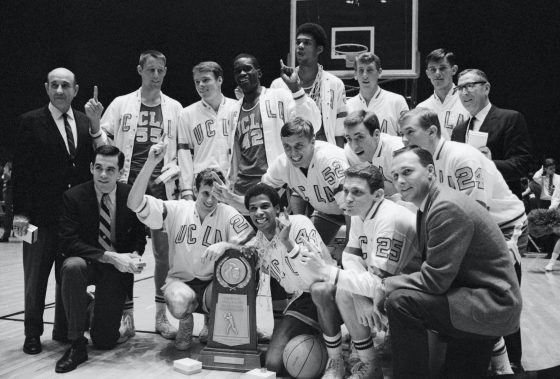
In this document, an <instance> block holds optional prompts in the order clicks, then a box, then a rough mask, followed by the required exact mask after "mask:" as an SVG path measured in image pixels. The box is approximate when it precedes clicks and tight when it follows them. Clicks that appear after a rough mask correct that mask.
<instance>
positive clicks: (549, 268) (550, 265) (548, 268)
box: [544, 263, 554, 271]
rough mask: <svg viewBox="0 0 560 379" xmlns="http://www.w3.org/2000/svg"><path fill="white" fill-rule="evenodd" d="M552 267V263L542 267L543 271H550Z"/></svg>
mask: <svg viewBox="0 0 560 379" xmlns="http://www.w3.org/2000/svg"><path fill="white" fill-rule="evenodd" d="M553 267H554V263H549V264H547V265H546V266H545V267H544V270H545V271H552V268H553Z"/></svg>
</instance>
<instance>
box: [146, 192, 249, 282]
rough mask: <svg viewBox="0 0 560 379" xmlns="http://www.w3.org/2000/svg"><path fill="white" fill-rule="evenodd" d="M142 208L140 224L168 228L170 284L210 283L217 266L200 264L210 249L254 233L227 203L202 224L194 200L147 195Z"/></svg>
mask: <svg viewBox="0 0 560 379" xmlns="http://www.w3.org/2000/svg"><path fill="white" fill-rule="evenodd" d="M139 209H140V211H138V212H137V215H138V219H139V220H140V221H142V222H143V223H144V224H146V225H147V226H148V227H150V229H161V228H164V229H165V231H166V232H167V236H168V241H169V272H168V274H167V281H170V280H177V279H178V280H181V281H185V282H188V281H191V280H193V279H195V278H197V279H200V280H210V279H211V278H212V275H213V272H214V264H202V263H201V261H200V257H201V256H202V254H203V253H204V251H205V250H206V248H207V247H208V246H210V245H213V244H215V243H217V242H221V241H225V242H230V243H234V244H241V243H243V242H245V241H246V240H247V239H248V238H249V237H250V235H251V234H252V233H253V228H252V227H251V226H250V225H249V223H248V222H247V220H246V219H245V217H243V216H242V215H241V214H240V213H239V212H238V211H237V210H235V208H233V207H231V206H229V205H227V204H222V203H218V205H217V206H216V209H214V211H213V212H212V213H210V214H208V215H207V216H206V217H205V218H204V221H203V222H202V223H201V222H200V217H199V216H198V212H197V211H196V206H195V202H194V201H192V200H168V201H163V200H160V199H156V198H154V197H152V196H148V195H145V196H144V201H143V204H142V205H141V206H140V208H139Z"/></svg>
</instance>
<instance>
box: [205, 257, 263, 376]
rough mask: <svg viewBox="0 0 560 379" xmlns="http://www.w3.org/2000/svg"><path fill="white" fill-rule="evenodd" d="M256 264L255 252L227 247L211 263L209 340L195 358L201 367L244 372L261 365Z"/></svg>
mask: <svg viewBox="0 0 560 379" xmlns="http://www.w3.org/2000/svg"><path fill="white" fill-rule="evenodd" d="M255 264H256V256H255V255H251V256H250V257H246V256H245V255H244V254H243V252H241V251H240V250H237V249H229V250H227V251H226V252H225V253H224V255H223V256H222V257H220V258H219V259H218V261H217V262H216V264H215V266H214V286H213V289H212V304H213V306H212V309H211V311H210V320H209V326H208V343H207V345H206V347H205V348H204V349H202V351H201V352H200V355H199V358H198V359H199V360H200V361H201V362H202V367H203V368H204V369H210V370H228V371H238V372H245V371H249V370H252V369H254V368H259V367H261V360H260V353H259V352H258V350H257V325H256V296H257V293H256V278H255Z"/></svg>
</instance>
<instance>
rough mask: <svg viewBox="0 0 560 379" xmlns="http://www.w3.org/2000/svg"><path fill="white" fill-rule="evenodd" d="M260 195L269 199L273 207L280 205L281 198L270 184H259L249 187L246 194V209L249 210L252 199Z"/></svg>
mask: <svg viewBox="0 0 560 379" xmlns="http://www.w3.org/2000/svg"><path fill="white" fill-rule="evenodd" d="M259 195H265V196H266V197H268V199H269V200H270V203H271V204H272V206H273V207H275V206H277V205H280V196H279V195H278V192H277V191H276V190H275V189H274V188H272V187H271V186H269V185H268V184H264V183H257V184H255V185H254V186H252V187H249V189H248V190H247V192H245V208H247V210H248V209H249V203H250V202H251V199H252V198H253V197H255V196H259Z"/></svg>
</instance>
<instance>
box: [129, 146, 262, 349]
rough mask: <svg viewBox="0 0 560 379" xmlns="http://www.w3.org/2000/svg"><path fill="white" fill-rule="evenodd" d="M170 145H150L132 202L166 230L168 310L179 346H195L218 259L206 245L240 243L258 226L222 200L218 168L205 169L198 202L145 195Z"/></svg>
mask: <svg viewBox="0 0 560 379" xmlns="http://www.w3.org/2000/svg"><path fill="white" fill-rule="evenodd" d="M165 148H166V145H164V144H162V143H158V144H156V145H153V146H152V147H151V148H150V151H149V154H148V159H147V160H146V163H145V164H144V167H143V168H142V170H141V171H140V173H139V174H138V177H137V178H136V181H135V182H134V185H133V186H132V189H131V190H130V195H129V197H128V203H127V205H128V207H129V208H130V209H132V210H133V211H134V212H136V213H137V215H138V218H139V219H140V221H142V222H143V223H144V224H146V225H147V226H149V227H150V228H151V229H162V228H163V229H164V230H165V231H166V232H167V236H168V243H169V262H170V264H169V273H168V275H167V279H166V281H165V285H164V286H163V291H164V298H165V302H166V304H167V307H168V308H169V311H170V312H171V314H172V315H173V317H176V318H177V319H179V331H178V333H177V337H176V338H175V347H176V348H177V349H178V350H187V349H189V348H190V347H191V346H192V331H193V325H194V323H193V315H192V314H193V312H199V313H204V314H208V313H209V311H210V306H211V304H212V303H211V300H212V298H211V296H212V274H213V271H214V270H213V268H214V265H213V264H209V262H208V261H207V260H206V256H205V255H204V254H205V251H206V248H207V247H209V246H211V245H213V244H216V243H217V242H222V241H226V242H230V243H234V244H241V243H243V242H245V241H246V240H248V238H249V237H250V236H251V235H252V232H253V228H252V227H251V226H250V225H249V223H248V222H247V220H245V218H244V217H243V216H242V215H241V214H239V212H237V211H236V210H235V209H234V208H233V207H231V206H229V205H227V204H222V203H218V200H217V199H216V197H214V196H213V190H212V185H213V183H214V178H215V176H216V175H218V176H220V175H221V179H222V180H223V179H224V176H223V174H222V173H221V172H216V170H215V169H205V170H203V171H201V172H200V173H199V174H198V175H197V177H196V181H195V187H196V197H197V199H196V202H194V201H192V200H166V201H164V200H161V199H157V198H155V197H153V196H150V195H145V192H146V188H147V186H148V183H149V181H150V175H151V173H152V172H153V170H154V169H155V168H156V167H157V165H158V163H159V162H160V161H161V160H162V159H163V157H164V155H165Z"/></svg>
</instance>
